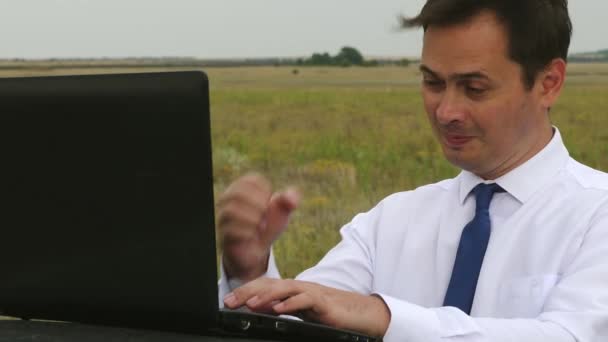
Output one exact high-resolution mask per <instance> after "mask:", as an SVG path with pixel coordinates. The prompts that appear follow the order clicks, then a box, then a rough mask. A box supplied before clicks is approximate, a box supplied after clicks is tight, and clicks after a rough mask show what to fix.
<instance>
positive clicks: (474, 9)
mask: <svg viewBox="0 0 608 342" xmlns="http://www.w3.org/2000/svg"><path fill="white" fill-rule="evenodd" d="M482 11H491V12H493V13H494V14H496V17H497V18H498V20H499V21H500V22H501V23H502V24H503V25H504V27H505V29H506V32H507V35H508V49H509V52H508V53H509V57H510V58H511V60H513V61H515V62H516V63H518V64H519V65H521V66H522V69H523V80H524V84H525V85H526V87H527V88H528V89H531V88H532V87H533V86H534V81H535V79H536V76H537V75H538V73H539V72H541V71H542V70H543V69H544V68H545V67H546V66H547V65H548V64H549V63H550V62H551V61H552V60H553V59H555V58H562V59H564V61H567V60H568V47H569V46H570V37H571V36H572V22H571V21H570V16H569V15H568V0H427V2H426V4H425V5H424V7H423V8H422V11H421V12H420V14H418V16H416V17H413V18H405V17H404V18H402V19H401V21H402V26H403V27H404V28H411V27H420V26H422V27H423V29H424V30H425V31H426V30H427V28H428V27H429V26H440V27H445V26H451V25H456V24H460V23H464V22H466V21H467V20H469V19H471V18H472V17H474V16H476V15H477V14H479V13H480V12H482Z"/></svg>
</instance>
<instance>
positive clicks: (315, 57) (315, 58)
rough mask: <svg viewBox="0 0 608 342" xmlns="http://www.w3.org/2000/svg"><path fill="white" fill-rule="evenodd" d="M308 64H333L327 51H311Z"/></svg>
mask: <svg viewBox="0 0 608 342" xmlns="http://www.w3.org/2000/svg"><path fill="white" fill-rule="evenodd" d="M308 64H312V65H331V64H333V58H332V57H331V56H330V55H329V53H327V52H325V53H313V54H312V57H310V59H309V60H308Z"/></svg>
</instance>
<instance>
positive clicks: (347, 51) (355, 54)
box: [335, 46, 365, 65]
mask: <svg viewBox="0 0 608 342" xmlns="http://www.w3.org/2000/svg"><path fill="white" fill-rule="evenodd" d="M335 60H336V61H337V62H338V63H337V64H340V65H346V64H347V65H362V64H363V62H364V61H365V59H364V58H363V55H362V54H361V52H359V50H357V49H355V48H354V47H350V46H345V47H343V48H342V49H341V50H340V52H339V53H338V55H336V57H335Z"/></svg>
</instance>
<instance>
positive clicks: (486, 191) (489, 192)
mask: <svg viewBox="0 0 608 342" xmlns="http://www.w3.org/2000/svg"><path fill="white" fill-rule="evenodd" d="M504 191H505V190H504V189H503V188H501V187H500V185H498V184H496V183H490V184H485V183H481V184H478V185H477V186H476V187H475V188H473V193H475V203H476V204H475V205H476V210H477V211H480V210H488V208H489V207H490V201H491V200H492V196H494V193H496V192H504Z"/></svg>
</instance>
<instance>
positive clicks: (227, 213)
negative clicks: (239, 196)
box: [218, 203, 263, 243]
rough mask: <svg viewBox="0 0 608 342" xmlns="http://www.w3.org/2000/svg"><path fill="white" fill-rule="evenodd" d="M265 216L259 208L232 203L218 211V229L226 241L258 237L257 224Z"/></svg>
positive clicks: (239, 240)
mask: <svg viewBox="0 0 608 342" xmlns="http://www.w3.org/2000/svg"><path fill="white" fill-rule="evenodd" d="M262 217H263V213H262V212H259V211H258V210H256V209H254V208H251V207H248V206H242V205H239V204H237V203H231V204H229V205H227V206H226V207H224V208H222V210H221V211H219V212H218V230H219V232H220V235H221V237H222V238H223V239H224V240H223V242H224V243H232V242H241V241H245V240H250V239H254V238H257V237H258V235H259V232H258V231H257V226H258V224H259V222H260V220H261V219H262Z"/></svg>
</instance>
